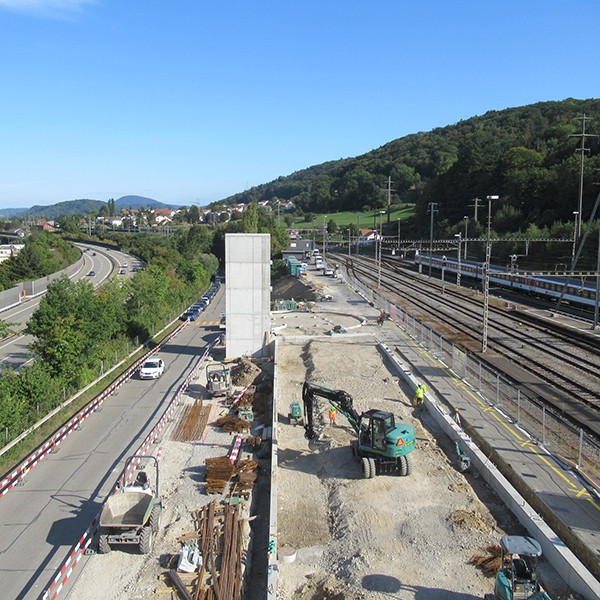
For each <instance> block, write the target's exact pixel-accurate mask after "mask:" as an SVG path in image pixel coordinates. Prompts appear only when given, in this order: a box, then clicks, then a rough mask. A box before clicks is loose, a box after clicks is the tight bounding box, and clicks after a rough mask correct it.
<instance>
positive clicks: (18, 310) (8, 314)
mask: <svg viewBox="0 0 600 600" xmlns="http://www.w3.org/2000/svg"><path fill="white" fill-rule="evenodd" d="M75 245H76V246H78V247H79V248H81V249H82V250H83V249H84V248H89V249H90V250H89V251H86V252H84V253H83V260H84V264H83V268H82V269H81V270H80V271H79V272H78V273H77V274H76V275H74V276H73V279H72V280H73V281H79V280H80V279H87V280H88V281H89V282H90V283H92V284H93V285H94V287H97V286H99V285H101V284H102V283H103V282H104V281H106V279H108V278H109V277H112V276H114V275H116V274H118V273H119V270H124V271H125V273H124V274H123V275H121V276H122V277H131V276H132V275H133V273H134V269H135V268H137V267H139V266H141V263H140V261H139V260H138V259H137V258H135V257H134V256H131V255H129V254H125V253H124V252H120V251H118V250H110V251H109V250H106V249H105V248H103V247H100V246H91V245H89V244H75ZM124 264H127V265H128V267H126V268H123V267H122V265H124ZM119 267H122V268H121V269H119ZM92 271H93V272H94V275H93V276H90V275H89V273H90V272H92ZM41 298H43V296H37V297H35V298H31V299H29V300H27V301H26V302H24V303H23V304H21V305H20V306H15V307H14V308H10V309H8V310H6V311H4V312H2V313H1V316H2V320H3V321H5V322H6V323H10V324H11V327H12V328H13V329H14V330H15V331H20V330H21V329H23V327H25V325H26V323H27V321H28V320H29V319H30V318H31V315H32V314H33V313H34V312H35V310H36V309H37V307H38V305H39V303H40V300H41ZM32 341H33V337H32V336H29V335H24V334H20V333H19V334H17V335H14V336H12V337H10V338H8V339H6V340H4V341H3V342H0V369H6V368H10V369H15V370H17V369H20V368H21V367H22V366H24V365H27V364H28V363H29V362H31V361H32V360H34V358H33V357H32V355H31V352H30V351H29V345H30V344H31V342H32Z"/></svg>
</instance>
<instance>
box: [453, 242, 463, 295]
mask: <svg viewBox="0 0 600 600" xmlns="http://www.w3.org/2000/svg"><path fill="white" fill-rule="evenodd" d="M454 237H457V238H458V263H457V265H456V285H457V286H458V287H460V242H461V239H462V234H461V233H455V234H454Z"/></svg>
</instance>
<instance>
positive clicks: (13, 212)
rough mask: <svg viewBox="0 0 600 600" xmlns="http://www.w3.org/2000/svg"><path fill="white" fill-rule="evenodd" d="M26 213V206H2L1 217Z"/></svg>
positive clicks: (0, 209)
mask: <svg viewBox="0 0 600 600" xmlns="http://www.w3.org/2000/svg"><path fill="white" fill-rule="evenodd" d="M26 213H27V209H26V208H0V217H16V216H18V215H24V214H26Z"/></svg>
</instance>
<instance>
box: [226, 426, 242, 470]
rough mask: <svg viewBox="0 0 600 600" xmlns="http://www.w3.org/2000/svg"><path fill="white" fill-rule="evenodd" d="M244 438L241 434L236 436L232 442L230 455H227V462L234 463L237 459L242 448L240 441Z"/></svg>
mask: <svg viewBox="0 0 600 600" xmlns="http://www.w3.org/2000/svg"><path fill="white" fill-rule="evenodd" d="M243 439H244V436H243V435H242V434H241V433H238V434H236V436H235V439H234V440H233V448H231V453H230V454H229V460H230V461H231V463H232V464H233V463H235V461H236V460H237V457H238V455H239V453H240V448H241V447H242V440H243Z"/></svg>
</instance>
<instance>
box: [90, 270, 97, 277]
mask: <svg viewBox="0 0 600 600" xmlns="http://www.w3.org/2000/svg"><path fill="white" fill-rule="evenodd" d="M95 274H96V271H90V272H89V273H88V277H93V276H94V275H95Z"/></svg>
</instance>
